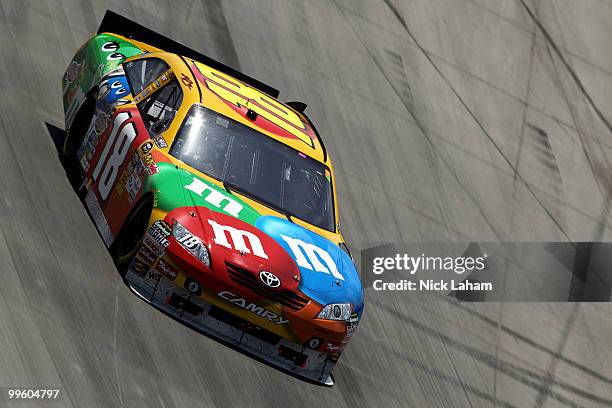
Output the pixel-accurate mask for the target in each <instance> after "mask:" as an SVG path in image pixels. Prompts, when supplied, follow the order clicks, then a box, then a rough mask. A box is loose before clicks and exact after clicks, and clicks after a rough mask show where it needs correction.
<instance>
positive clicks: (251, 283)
mask: <svg viewBox="0 0 612 408" xmlns="http://www.w3.org/2000/svg"><path fill="white" fill-rule="evenodd" d="M225 266H226V268H227V273H228V275H229V277H230V279H231V280H232V281H234V282H235V283H237V284H239V285H240V286H244V287H245V288H247V289H249V290H251V291H253V292H255V293H257V294H258V295H260V296H263V297H265V298H266V299H268V300H271V301H273V302H275V303H278V304H279V305H280V306H282V307H284V308H287V309H289V310H293V311H298V310H301V309H302V308H304V306H306V305H307V304H308V299H307V298H304V297H302V296H300V295H298V294H297V293H294V292H292V291H290V290H283V289H281V290H270V289H266V288H264V287H262V286H261V285H260V284H259V283H258V281H257V278H256V277H255V276H254V275H253V274H252V273H251V272H249V271H248V270H246V269H244V268H240V267H238V266H236V265H233V264H230V263H228V262H226V263H225Z"/></svg>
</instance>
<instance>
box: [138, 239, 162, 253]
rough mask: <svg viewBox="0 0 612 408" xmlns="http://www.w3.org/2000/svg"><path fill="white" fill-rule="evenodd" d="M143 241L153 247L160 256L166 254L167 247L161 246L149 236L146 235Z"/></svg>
mask: <svg viewBox="0 0 612 408" xmlns="http://www.w3.org/2000/svg"><path fill="white" fill-rule="evenodd" d="M142 243H143V245H146V246H147V247H148V248H149V249H151V250H152V251H153V252H154V253H155V255H157V256H158V257H161V256H164V254H165V253H166V248H165V247H163V246H161V245H160V244H158V243H157V242H155V241H154V240H152V239H151V238H149V237H145V239H144V241H143V242H142Z"/></svg>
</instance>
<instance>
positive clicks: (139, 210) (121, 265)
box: [110, 195, 153, 276]
mask: <svg viewBox="0 0 612 408" xmlns="http://www.w3.org/2000/svg"><path fill="white" fill-rule="evenodd" d="M152 211H153V198H152V197H151V196H150V195H147V196H145V197H143V198H142V199H141V200H140V201H139V202H138V203H137V204H136V206H134V208H133V209H132V211H131V212H130V215H128V217H127V218H126V220H125V222H124V223H123V227H121V231H120V232H119V235H117V238H115V241H114V242H113V244H112V245H111V248H110V253H111V256H112V257H113V261H114V262H115V266H117V270H118V271H119V273H120V274H121V276H124V275H125V273H126V272H127V269H128V267H129V266H130V263H131V262H132V259H134V255H136V251H137V250H138V247H139V246H140V244H141V243H142V240H143V239H144V236H145V234H146V232H147V227H148V226H149V220H150V219H151V213H152Z"/></svg>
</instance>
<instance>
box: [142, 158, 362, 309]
mask: <svg viewBox="0 0 612 408" xmlns="http://www.w3.org/2000/svg"><path fill="white" fill-rule="evenodd" d="M158 166H159V173H157V174H155V175H154V176H151V177H150V179H149V181H148V183H149V184H150V186H149V188H151V189H153V190H156V191H157V192H158V193H157V206H158V208H160V209H162V210H165V211H167V212H169V213H171V214H173V215H178V214H177V211H178V212H181V213H184V211H185V210H187V208H189V207H190V208H192V209H195V210H196V211H195V213H194V214H193V215H197V218H198V221H197V223H198V224H199V225H201V226H202V228H203V229H199V231H192V232H193V233H196V232H198V233H200V234H202V235H206V236H201V237H200V238H202V239H205V240H206V241H207V242H208V244H209V245H210V246H211V250H212V252H213V253H214V252H219V251H225V252H226V253H227V254H228V255H227V256H229V254H230V253H231V254H232V255H231V256H232V257H233V258H232V259H237V258H236V256H240V257H242V258H243V261H244V263H245V266H246V264H250V265H255V263H254V262H255V260H253V262H251V258H253V259H255V258H256V260H257V262H258V264H257V265H258V267H262V268H268V270H270V271H272V272H274V273H275V274H279V275H281V276H282V277H285V278H288V277H289V276H293V275H295V274H296V273H297V274H298V279H296V280H295V281H296V282H299V283H298V284H297V287H298V288H299V289H300V290H301V291H302V292H303V293H304V294H305V295H308V296H309V297H310V298H311V299H313V300H314V301H316V302H318V303H320V304H321V305H326V304H330V303H352V304H353V305H354V308H355V311H357V312H360V311H361V308H362V305H363V289H362V287H361V282H360V280H359V275H358V273H357V270H356V268H355V265H354V263H353V261H352V260H351V258H350V257H349V256H348V255H347V254H346V253H345V252H344V251H343V250H342V249H341V248H340V247H339V246H338V245H336V244H335V243H333V242H331V241H329V240H328V239H326V238H323V237H321V236H320V235H318V234H316V233H314V232H312V231H310V230H308V229H306V228H304V227H302V226H300V225H297V224H295V223H293V222H291V221H289V220H287V219H286V218H284V217H281V216H280V215H279V216H270V215H260V214H259V213H258V212H257V211H256V210H255V209H254V208H253V207H251V206H249V205H248V204H247V203H246V201H244V200H242V199H241V198H240V197H239V196H238V195H236V194H232V193H231V192H228V191H226V190H225V189H223V188H222V187H220V186H218V185H216V184H214V183H212V182H210V181H208V180H205V179H203V178H200V177H197V176H196V175H194V174H193V173H190V172H188V171H186V170H184V169H181V168H177V167H175V166H173V165H170V164H167V163H158ZM181 209H182V210H181ZM169 215H170V214H169ZM181 218H182V217H181ZM209 220H213V221H215V222H217V223H219V224H221V225H226V226H231V227H232V228H236V229H239V230H242V231H248V232H250V233H253V234H255V235H257V236H258V237H259V239H260V241H261V243H262V244H263V245H264V250H265V251H266V254H267V256H268V259H262V258H261V257H257V256H256V254H254V253H253V251H252V248H251V251H249V252H247V253H244V252H245V251H242V252H243V253H240V251H236V250H234V251H230V252H227V251H226V249H227V248H217V247H219V244H218V243H217V242H215V238H214V234H215V232H214V231H213V230H211V229H210V228H209V227H208V226H210V225H211V224H210V223H209ZM192 225H193V224H192ZM226 235H227V238H228V239H231V234H229V232H227V231H226ZM224 242H225V241H224ZM237 254H238V255H237ZM213 258H214V255H213ZM287 261H288V262H290V264H291V265H290V266H289V265H288V264H287ZM275 266H276V267H275ZM298 271H299V272H298ZM255 272H257V271H255ZM281 276H279V277H281ZM282 277H281V279H282ZM292 286H293V285H292Z"/></svg>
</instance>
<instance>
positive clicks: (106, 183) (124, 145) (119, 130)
mask: <svg viewBox="0 0 612 408" xmlns="http://www.w3.org/2000/svg"><path fill="white" fill-rule="evenodd" d="M130 118H131V116H130V114H129V113H128V112H121V113H119V114H118V115H117V116H115V120H113V124H112V125H113V128H112V129H111V132H110V134H109V135H108V139H107V140H106V145H105V146H104V150H102V153H101V154H100V158H99V159H98V163H97V164H96V168H95V169H94V171H93V174H92V177H93V179H94V181H97V182H98V192H99V193H100V198H101V199H102V201H104V200H106V199H107V198H108V195H109V193H110V191H111V190H112V188H113V186H114V185H115V181H116V180H117V175H118V174H119V168H120V167H121V164H123V161H124V160H125V156H126V155H127V153H128V151H129V150H130V145H131V144H132V142H133V141H134V139H135V138H136V134H137V133H136V127H135V126H134V122H127V121H128V120H129V119H130ZM126 122H127V123H126Z"/></svg>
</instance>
